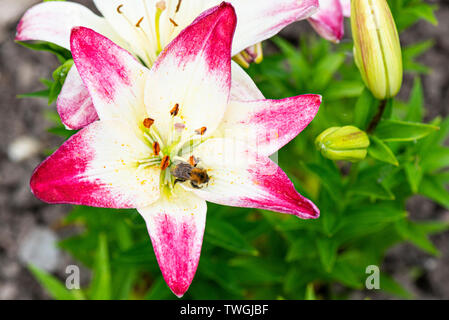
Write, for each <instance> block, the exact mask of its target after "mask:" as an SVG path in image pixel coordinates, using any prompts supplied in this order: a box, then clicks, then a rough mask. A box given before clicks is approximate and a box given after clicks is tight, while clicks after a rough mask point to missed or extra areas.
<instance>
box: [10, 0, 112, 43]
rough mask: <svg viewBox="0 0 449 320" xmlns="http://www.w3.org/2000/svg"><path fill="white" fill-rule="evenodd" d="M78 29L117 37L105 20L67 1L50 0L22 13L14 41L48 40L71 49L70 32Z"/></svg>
mask: <svg viewBox="0 0 449 320" xmlns="http://www.w3.org/2000/svg"><path fill="white" fill-rule="evenodd" d="M77 26H84V27H89V28H93V29H95V30H97V31H98V32H101V33H104V34H105V35H107V36H108V37H111V38H112V37H114V38H116V37H115V36H114V34H113V32H112V30H111V28H110V27H109V25H108V23H107V22H106V20H105V19H104V18H101V17H99V16H97V15H96V14H94V13H93V12H92V11H90V10H89V9H87V8H86V7H84V6H82V5H80V4H78V3H74V2H68V1H67V2H61V1H49V2H44V3H40V4H38V5H35V6H34V7H32V8H31V9H29V10H28V11H27V12H26V13H25V15H24V16H23V17H22V19H21V20H20V22H19V25H18V26H17V34H16V41H27V40H41V41H48V42H51V43H54V44H57V45H59V46H61V47H63V48H66V49H70V31H71V30H72V28H73V27H77Z"/></svg>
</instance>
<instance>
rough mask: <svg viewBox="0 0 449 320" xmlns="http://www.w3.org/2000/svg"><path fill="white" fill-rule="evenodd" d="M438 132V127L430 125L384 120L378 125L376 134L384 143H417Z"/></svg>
mask: <svg viewBox="0 0 449 320" xmlns="http://www.w3.org/2000/svg"><path fill="white" fill-rule="evenodd" d="M437 130H439V128H438V127H436V126H433V125H429V124H423V123H415V122H405V121H398V120H384V121H382V122H381V123H380V124H379V125H378V127H377V129H376V132H375V133H376V136H377V137H378V138H379V139H381V140H383V141H415V140H418V139H422V138H424V137H426V136H427V135H429V134H431V133H433V132H435V131H437Z"/></svg>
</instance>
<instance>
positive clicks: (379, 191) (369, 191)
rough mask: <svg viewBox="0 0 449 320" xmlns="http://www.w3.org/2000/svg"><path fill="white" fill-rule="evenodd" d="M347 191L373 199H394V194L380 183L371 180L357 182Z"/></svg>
mask: <svg viewBox="0 0 449 320" xmlns="http://www.w3.org/2000/svg"><path fill="white" fill-rule="evenodd" d="M349 191H350V192H351V193H353V194H357V195H363V196H368V197H372V198H374V199H382V200H394V199H395V196H394V194H393V193H392V192H391V191H390V190H389V189H388V188H387V187H385V186H384V185H382V184H381V183H377V182H375V181H373V182H372V183H370V184H367V183H366V181H364V182H360V183H357V184H356V185H354V186H352V187H351V188H350V189H349Z"/></svg>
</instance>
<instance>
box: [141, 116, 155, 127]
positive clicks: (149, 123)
mask: <svg viewBox="0 0 449 320" xmlns="http://www.w3.org/2000/svg"><path fill="white" fill-rule="evenodd" d="M153 124H154V119H151V118H146V119H145V120H143V126H144V127H145V128H147V129H150V128H151V126H152V125H153Z"/></svg>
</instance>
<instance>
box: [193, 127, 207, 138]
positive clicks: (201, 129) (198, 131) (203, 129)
mask: <svg viewBox="0 0 449 320" xmlns="http://www.w3.org/2000/svg"><path fill="white" fill-rule="evenodd" d="M206 131H207V128H206V127H202V128H200V129H197V130H195V132H196V133H197V134H199V135H202V136H204V134H205V133H206Z"/></svg>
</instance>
